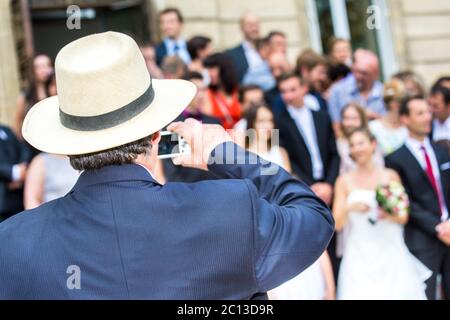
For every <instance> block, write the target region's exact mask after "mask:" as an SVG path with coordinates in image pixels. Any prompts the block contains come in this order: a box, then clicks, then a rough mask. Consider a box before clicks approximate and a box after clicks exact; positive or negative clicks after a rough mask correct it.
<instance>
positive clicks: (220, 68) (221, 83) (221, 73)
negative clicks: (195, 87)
mask: <svg viewBox="0 0 450 320" xmlns="http://www.w3.org/2000/svg"><path fill="white" fill-rule="evenodd" d="M204 66H205V67H206V69H207V70H208V72H209V77H210V79H211V82H210V84H209V89H208V92H207V98H206V102H205V113H206V114H208V115H211V116H214V117H216V118H218V119H219V120H220V121H221V123H222V126H223V127H224V128H225V129H232V128H233V126H234V125H235V124H236V122H238V121H239V120H240V118H241V104H240V103H239V95H238V93H239V83H238V81H237V78H236V75H235V73H234V69H233V66H232V61H231V59H230V57H229V56H228V55H227V54H225V53H215V54H212V55H210V56H209V57H207V58H206V59H205V61H204Z"/></svg>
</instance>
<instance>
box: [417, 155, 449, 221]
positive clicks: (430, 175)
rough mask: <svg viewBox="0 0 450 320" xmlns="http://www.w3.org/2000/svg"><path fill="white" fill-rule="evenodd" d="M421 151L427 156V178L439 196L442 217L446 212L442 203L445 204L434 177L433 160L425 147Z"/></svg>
mask: <svg viewBox="0 0 450 320" xmlns="http://www.w3.org/2000/svg"><path fill="white" fill-rule="evenodd" d="M420 149H421V150H422V151H423V154H424V156H425V162H426V163H427V168H426V171H427V176H428V179H429V180H430V182H431V185H432V186H433V189H434V191H435V192H436V194H437V196H438V200H439V208H440V210H441V215H442V214H444V210H442V203H443V202H442V195H441V192H440V191H439V188H438V184H437V181H436V178H435V176H434V172H433V166H432V165H431V160H430V157H429V156H428V153H427V150H426V149H425V147H424V146H422V147H420Z"/></svg>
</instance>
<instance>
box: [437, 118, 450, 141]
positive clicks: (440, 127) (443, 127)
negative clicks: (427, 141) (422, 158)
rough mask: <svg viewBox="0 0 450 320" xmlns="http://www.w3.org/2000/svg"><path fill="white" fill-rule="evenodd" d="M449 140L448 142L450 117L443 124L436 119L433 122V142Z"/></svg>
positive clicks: (449, 137)
mask: <svg viewBox="0 0 450 320" xmlns="http://www.w3.org/2000/svg"><path fill="white" fill-rule="evenodd" d="M439 140H449V141H450V117H448V118H447V120H445V121H444V122H440V121H439V120H438V119H435V120H434V121H433V141H439Z"/></svg>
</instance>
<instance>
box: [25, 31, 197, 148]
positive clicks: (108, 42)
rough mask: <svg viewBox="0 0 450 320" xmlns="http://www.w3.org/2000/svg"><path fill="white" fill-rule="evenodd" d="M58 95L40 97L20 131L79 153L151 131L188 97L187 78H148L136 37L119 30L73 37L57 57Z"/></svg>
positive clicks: (38, 143)
mask: <svg viewBox="0 0 450 320" xmlns="http://www.w3.org/2000/svg"><path fill="white" fill-rule="evenodd" d="M55 73H56V85H57V89H58V95H57V96H54V97H49V98H47V99H44V100H42V101H40V102H38V103H37V104H36V105H34V106H33V108H31V110H30V111H29V112H28V114H27V116H26V117H25V120H24V123H23V127H22V134H23V136H24V138H25V140H26V141H28V143H30V144H31V145H32V146H34V147H35V148H36V149H39V150H41V151H45V152H48V153H54V154H62V155H80V154H87V153H93V152H97V151H102V150H107V149H111V148H114V147H117V146H120V145H123V144H127V143H130V142H133V141H135V140H139V139H141V138H144V137H146V136H149V135H150V134H152V133H155V132H157V131H159V130H161V129H162V128H164V127H165V126H166V125H168V124H169V123H170V122H172V121H173V120H174V119H175V118H176V117H177V116H178V115H179V114H180V113H181V112H182V111H183V110H184V109H185V108H186V107H187V105H188V104H189V103H190V102H191V100H192V99H193V97H194V95H195V93H196V87H195V85H194V84H193V83H191V82H189V81H185V80H152V78H151V76H150V75H149V72H148V70H147V67H146V64H145V61H144V58H143V56H142V54H141V52H140V50H139V47H138V45H137V44H136V42H135V41H134V40H133V39H132V38H130V37H129V36H127V35H125V34H122V33H118V32H105V33H99V34H93V35H89V36H86V37H83V38H80V39H78V40H75V41H73V42H71V43H69V44H68V45H66V46H65V47H63V48H62V49H61V50H60V51H59V53H58V55H57V57H56V60H55Z"/></svg>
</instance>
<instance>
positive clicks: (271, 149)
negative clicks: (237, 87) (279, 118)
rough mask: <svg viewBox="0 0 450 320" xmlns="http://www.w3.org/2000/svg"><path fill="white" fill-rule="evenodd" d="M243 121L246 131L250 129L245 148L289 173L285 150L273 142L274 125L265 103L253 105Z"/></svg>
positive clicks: (271, 114)
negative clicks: (244, 121)
mask: <svg viewBox="0 0 450 320" xmlns="http://www.w3.org/2000/svg"><path fill="white" fill-rule="evenodd" d="M245 120H246V121H247V124H248V129H251V131H250V135H249V136H248V139H247V143H246V148H247V149H248V150H249V151H252V152H253V153H255V154H257V155H259V156H260V157H262V158H263V159H265V160H267V161H270V162H273V163H275V164H277V165H279V166H280V167H282V168H284V169H285V170H286V171H288V172H291V171H292V169H291V164H290V161H289V156H288V154H287V152H286V150H285V149H284V148H283V147H281V146H279V145H278V144H276V143H275V141H274V140H273V137H274V129H275V123H274V118H273V113H272V111H271V110H270V108H269V107H268V106H267V105H266V104H265V103H257V104H254V105H253V106H251V107H250V109H249V110H247V111H246V113H245ZM277 142H278V141H277Z"/></svg>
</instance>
